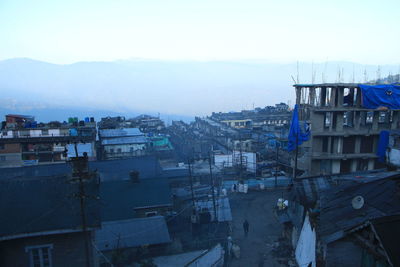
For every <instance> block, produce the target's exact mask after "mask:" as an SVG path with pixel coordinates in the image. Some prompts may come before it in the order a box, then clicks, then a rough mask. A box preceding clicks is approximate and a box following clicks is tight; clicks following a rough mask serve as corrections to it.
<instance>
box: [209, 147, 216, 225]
mask: <svg viewBox="0 0 400 267" xmlns="http://www.w3.org/2000/svg"><path fill="white" fill-rule="evenodd" d="M209 156H210V157H209V158H208V162H209V164H210V183H211V194H212V200H213V207H214V220H216V221H217V207H216V204H215V193H214V178H213V175H212V166H211V153H210V154H209Z"/></svg>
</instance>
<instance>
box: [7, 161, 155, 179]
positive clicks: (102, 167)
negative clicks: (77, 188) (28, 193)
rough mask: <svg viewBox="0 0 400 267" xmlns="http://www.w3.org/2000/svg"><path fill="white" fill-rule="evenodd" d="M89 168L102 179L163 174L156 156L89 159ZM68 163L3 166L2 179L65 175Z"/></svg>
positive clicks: (151, 176)
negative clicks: (132, 174)
mask: <svg viewBox="0 0 400 267" xmlns="http://www.w3.org/2000/svg"><path fill="white" fill-rule="evenodd" d="M89 168H90V169H91V170H97V172H98V173H99V175H100V178H101V180H102V181H110V180H123V179H129V172H130V171H133V170H134V171H138V172H139V173H140V178H143V179H145V178H154V177H157V176H159V175H160V174H161V167H160V163H159V162H158V160H157V158H156V157H154V156H140V157H133V158H127V159H115V160H102V161H89ZM71 172H72V170H71V165H70V164H68V163H59V164H46V165H37V166H25V167H15V168H1V169H0V180H4V179H13V178H25V177H29V178H32V177H40V176H53V175H65V174H69V173H71Z"/></svg>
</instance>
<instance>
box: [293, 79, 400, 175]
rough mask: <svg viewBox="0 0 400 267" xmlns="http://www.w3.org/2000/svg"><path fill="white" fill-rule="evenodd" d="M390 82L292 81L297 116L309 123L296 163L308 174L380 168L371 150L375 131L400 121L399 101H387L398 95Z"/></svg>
mask: <svg viewBox="0 0 400 267" xmlns="http://www.w3.org/2000/svg"><path fill="white" fill-rule="evenodd" d="M390 86H391V85H373V86H367V85H360V84H354V83H325V84H295V85H294V87H295V90H296V104H297V105H298V106H299V119H300V120H302V121H304V122H306V123H308V124H309V125H310V127H311V138H310V140H309V141H308V142H305V143H304V144H303V145H302V146H301V148H300V149H299V157H298V168H299V169H300V170H303V171H305V172H306V174H308V175H319V174H335V173H348V172H355V171H362V170H372V169H379V168H382V167H383V165H382V164H381V163H380V162H379V161H378V160H377V158H378V157H377V155H376V153H377V149H378V143H379V134H380V132H381V131H384V130H391V129H397V127H398V123H399V109H400V107H398V106H396V105H392V104H393V103H392V102H393V101H394V102H396V101H398V100H396V98H395V97H392V90H395V89H391V87H390ZM371 92H378V94H383V95H384V96H382V98H381V97H373V96H371V94H370V93H371ZM385 92H386V93H385ZM375 96H377V94H375ZM393 96H396V97H397V93H393ZM384 97H386V98H387V99H384ZM371 100H372V101H376V103H374V104H373V105H372V104H371Z"/></svg>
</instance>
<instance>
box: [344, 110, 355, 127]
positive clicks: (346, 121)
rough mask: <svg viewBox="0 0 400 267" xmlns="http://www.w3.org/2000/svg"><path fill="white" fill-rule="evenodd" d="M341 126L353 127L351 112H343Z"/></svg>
mask: <svg viewBox="0 0 400 267" xmlns="http://www.w3.org/2000/svg"><path fill="white" fill-rule="evenodd" d="M343 126H347V127H353V112H352V111H346V112H344V113H343Z"/></svg>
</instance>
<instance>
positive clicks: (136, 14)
mask: <svg viewBox="0 0 400 267" xmlns="http://www.w3.org/2000/svg"><path fill="white" fill-rule="evenodd" d="M399 8H400V2H399V1H397V0H384V1H369V0H354V1H348V0H335V1H318V0H304V1H296V0H285V1H265V0H249V1H234V0H229V1H228V0H220V1H215V0H204V1H188V0H171V1H163V0H148V1H138V0H136V1H135V0H118V1H106V0H87V1H80V0H59V1H54V0H43V1H34V0H30V1H29V0H2V1H1V2H0V32H1V33H2V36H3V40H2V42H0V51H1V52H0V60H4V59H9V58H16V57H17V58H19V57H27V58H33V59H37V60H42V61H47V62H51V63H74V62H78V61H113V60H117V59H126V58H146V59H166V60H238V59H239V60H240V59H266V60H269V61H274V62H290V61H297V60H300V61H319V62H323V61H326V60H333V61H351V62H356V63H361V64H375V65H379V64H398V63H400V53H398V44H399V43H400V34H399V28H398V25H399V24H400V17H399V16H398V10H399Z"/></svg>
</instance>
